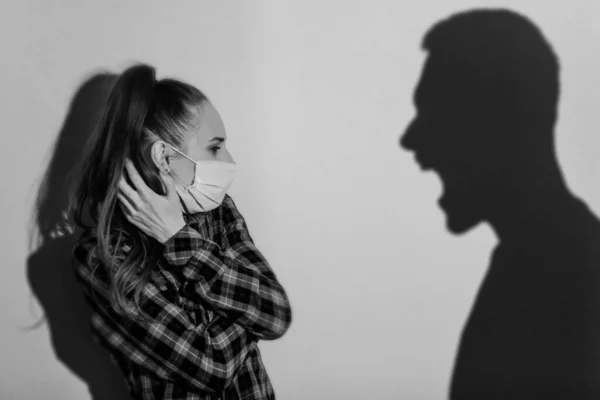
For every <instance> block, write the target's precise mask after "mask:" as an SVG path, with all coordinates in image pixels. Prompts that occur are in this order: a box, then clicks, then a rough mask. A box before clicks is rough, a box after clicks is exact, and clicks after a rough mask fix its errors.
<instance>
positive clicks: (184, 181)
mask: <svg viewBox="0 0 600 400" xmlns="http://www.w3.org/2000/svg"><path fill="white" fill-rule="evenodd" d="M194 168H195V166H194V164H192V163H191V162H186V163H178V164H174V163H172V165H171V170H172V175H173V178H174V179H175V183H177V184H179V185H182V186H187V185H191V184H192V182H193V181H194V173H195V171H194Z"/></svg>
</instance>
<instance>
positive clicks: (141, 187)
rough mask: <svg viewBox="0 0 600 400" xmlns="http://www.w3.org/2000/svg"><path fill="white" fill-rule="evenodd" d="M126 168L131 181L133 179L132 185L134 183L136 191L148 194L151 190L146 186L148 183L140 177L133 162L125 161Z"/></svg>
mask: <svg viewBox="0 0 600 400" xmlns="http://www.w3.org/2000/svg"><path fill="white" fill-rule="evenodd" d="M125 168H126V169H127V175H129V179H131V183H133V186H134V188H135V190H137V191H138V192H140V193H146V192H147V190H148V189H149V188H148V186H147V185H146V182H144V180H143V179H142V177H141V176H140V174H139V172H138V171H137V169H136V168H135V166H134V165H133V163H132V162H131V160H127V161H125Z"/></svg>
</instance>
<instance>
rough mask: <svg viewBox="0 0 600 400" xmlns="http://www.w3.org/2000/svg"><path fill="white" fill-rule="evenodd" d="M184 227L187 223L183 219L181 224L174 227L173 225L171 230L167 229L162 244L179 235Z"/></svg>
mask: <svg viewBox="0 0 600 400" xmlns="http://www.w3.org/2000/svg"><path fill="white" fill-rule="evenodd" d="M184 226H185V221H184V220H183V218H182V219H181V220H180V221H179V222H177V223H174V224H173V225H171V226H170V227H169V228H167V229H166V230H165V232H164V233H163V235H162V238H161V240H160V242H161V243H162V244H165V243H166V242H167V241H168V240H169V239H171V238H172V237H173V236H175V235H176V234H177V232H179V231H180V230H181V229H183V227H184Z"/></svg>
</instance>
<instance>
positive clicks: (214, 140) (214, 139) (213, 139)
mask: <svg viewBox="0 0 600 400" xmlns="http://www.w3.org/2000/svg"><path fill="white" fill-rule="evenodd" d="M224 141H225V138H222V137H218V136H215V137H214V138H212V139H210V140H209V141H208V142H209V143H210V142H218V143H223V142H224Z"/></svg>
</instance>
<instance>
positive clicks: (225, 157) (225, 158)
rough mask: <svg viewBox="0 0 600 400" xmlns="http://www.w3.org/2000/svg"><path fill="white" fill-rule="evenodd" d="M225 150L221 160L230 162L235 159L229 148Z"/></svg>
mask: <svg viewBox="0 0 600 400" xmlns="http://www.w3.org/2000/svg"><path fill="white" fill-rule="evenodd" d="M223 150H225V151H223V152H222V153H221V161H225V162H228V163H232V162H234V161H233V157H232V156H231V153H230V152H229V149H223Z"/></svg>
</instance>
